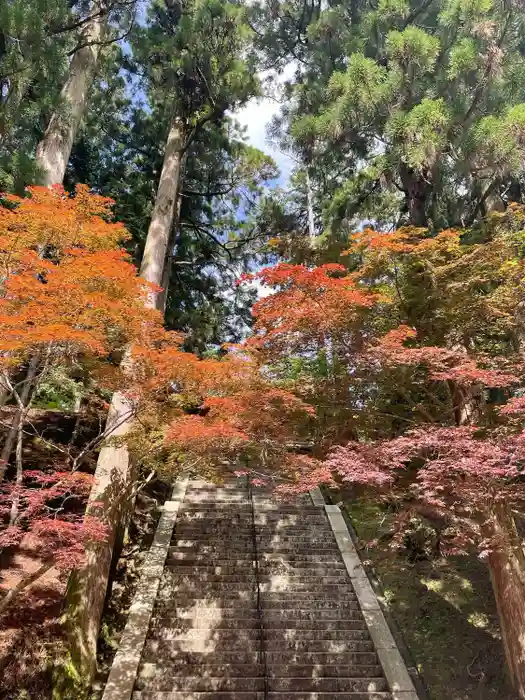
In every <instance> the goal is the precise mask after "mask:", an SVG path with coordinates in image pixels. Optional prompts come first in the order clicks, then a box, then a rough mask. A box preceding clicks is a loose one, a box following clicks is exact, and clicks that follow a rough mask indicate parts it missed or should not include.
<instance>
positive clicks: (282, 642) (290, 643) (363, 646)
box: [264, 638, 374, 654]
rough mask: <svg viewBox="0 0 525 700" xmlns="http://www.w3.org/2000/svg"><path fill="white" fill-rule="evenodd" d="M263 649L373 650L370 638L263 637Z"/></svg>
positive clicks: (340, 651)
mask: <svg viewBox="0 0 525 700" xmlns="http://www.w3.org/2000/svg"><path fill="white" fill-rule="evenodd" d="M264 649H265V651H282V650H286V651H309V652H320V651H321V652H327V653H328V652H329V653H334V654H339V653H343V652H349V651H374V644H373V642H372V641H371V640H366V639H350V640H347V641H341V640H340V641H330V640H325V639H315V640H314V639H297V638H296V639H282V638H280V639H265V640H264Z"/></svg>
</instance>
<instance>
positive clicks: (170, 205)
mask: <svg viewBox="0 0 525 700" xmlns="http://www.w3.org/2000/svg"><path fill="white" fill-rule="evenodd" d="M183 145H184V124H183V123H182V121H181V120H179V119H174V120H173V121H172V123H171V126H170V131H169V134H168V141H167V143H166V150H165V152H164V163H163V165H162V172H161V174H160V181H159V187H158V190H157V197H156V199H155V206H154V208H153V213H152V215H151V222H150V225H149V229H148V237H147V239H146V246H145V248H144V256H143V258H142V265H141V266H140V276H141V277H143V278H144V279H145V280H147V281H148V282H152V283H153V284H156V285H158V286H159V287H160V286H161V284H162V278H163V272H164V265H165V262H166V255H167V252H168V245H169V240H170V233H171V229H172V224H173V219H174V215H175V210H176V203H177V193H178V189H179V180H180V175H181V164H182V158H183V150H182V149H183ZM159 296H160V292H159V291H156V292H152V293H151V294H150V296H149V299H148V306H150V307H153V308H155V307H156V306H157V301H158V297H159Z"/></svg>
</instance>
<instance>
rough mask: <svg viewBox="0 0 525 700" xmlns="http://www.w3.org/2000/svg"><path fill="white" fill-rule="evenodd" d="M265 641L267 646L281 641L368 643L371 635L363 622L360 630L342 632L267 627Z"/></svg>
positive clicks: (342, 630)
mask: <svg viewBox="0 0 525 700" xmlns="http://www.w3.org/2000/svg"><path fill="white" fill-rule="evenodd" d="M355 624H356V623H355V621H354V622H353V625H354V626H355ZM264 639H265V640H266V641H265V643H266V644H268V643H270V642H272V641H274V640H275V641H277V642H279V641H281V642H283V643H284V642H285V641H286V640H290V641H291V640H299V641H308V640H310V641H324V642H327V641H334V642H346V641H349V640H353V639H356V640H359V639H361V640H364V641H367V640H369V639H370V635H369V633H368V629H367V628H366V625H365V624H364V621H363V623H362V626H361V628H359V629H348V628H343V629H340V630H336V629H332V628H330V627H328V628H327V629H325V630H317V629H314V628H312V629H302V630H298V629H295V628H293V629H290V628H286V627H283V628H282V629H275V627H267V626H265V627H264Z"/></svg>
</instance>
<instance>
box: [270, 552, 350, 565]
mask: <svg viewBox="0 0 525 700" xmlns="http://www.w3.org/2000/svg"><path fill="white" fill-rule="evenodd" d="M259 559H260V561H261V562H262V563H264V562H265V561H268V562H274V561H283V562H285V563H287V564H293V563H294V562H297V563H299V564H300V565H301V566H304V565H306V564H308V565H310V564H318V565H319V564H323V565H324V564H326V565H327V566H330V565H338V566H340V567H343V566H344V563H343V560H342V559H341V554H340V552H338V553H336V554H334V553H333V552H329V553H328V554H294V553H293V552H292V553H290V554H279V553H278V552H259Z"/></svg>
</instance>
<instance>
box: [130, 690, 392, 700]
mask: <svg viewBox="0 0 525 700" xmlns="http://www.w3.org/2000/svg"><path fill="white" fill-rule="evenodd" d="M290 698H291V699H292V700H392V694H391V693H388V692H377V693H376V692H373V691H370V692H365V693H301V692H298V693H294V692H286V693H280V692H270V693H265V692H264V691H260V692H246V693H245V692H211V693H199V692H195V693H186V692H185V691H175V692H166V693H164V692H161V691H155V690H153V691H135V692H134V693H133V695H132V700H290Z"/></svg>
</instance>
